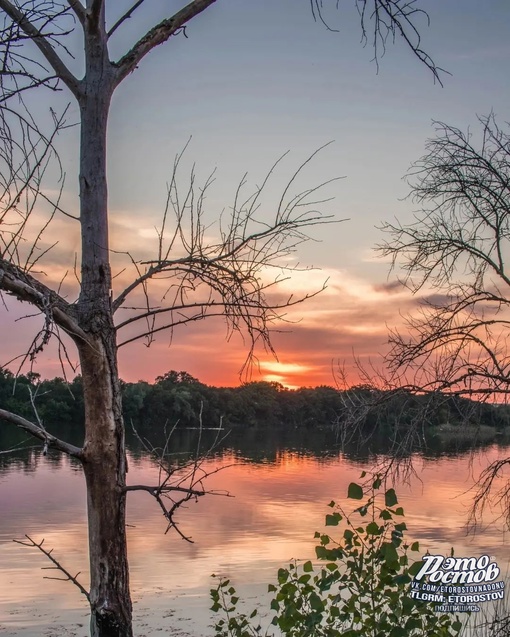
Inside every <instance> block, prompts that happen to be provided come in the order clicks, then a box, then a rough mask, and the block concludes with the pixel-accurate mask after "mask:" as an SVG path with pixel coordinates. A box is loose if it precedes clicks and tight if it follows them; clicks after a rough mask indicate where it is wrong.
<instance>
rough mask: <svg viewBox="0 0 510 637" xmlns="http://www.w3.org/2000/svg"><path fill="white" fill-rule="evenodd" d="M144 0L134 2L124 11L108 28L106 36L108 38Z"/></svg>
mask: <svg viewBox="0 0 510 637" xmlns="http://www.w3.org/2000/svg"><path fill="white" fill-rule="evenodd" d="M144 2H145V0H138V1H137V2H135V4H134V5H133V6H132V7H131V8H130V9H128V10H127V11H126V13H124V15H122V16H121V17H120V18H119V19H118V20H117V22H115V24H114V25H113V26H112V27H111V29H109V31H108V33H107V36H108V38H110V37H111V36H112V35H113V34H114V33H115V31H116V30H117V29H118V28H119V27H120V26H121V25H122V24H123V23H124V22H125V21H126V20H129V18H130V17H131V16H132V15H133V13H134V12H135V11H136V10H137V9H138V7H139V6H141V5H142V4H143V3H144Z"/></svg>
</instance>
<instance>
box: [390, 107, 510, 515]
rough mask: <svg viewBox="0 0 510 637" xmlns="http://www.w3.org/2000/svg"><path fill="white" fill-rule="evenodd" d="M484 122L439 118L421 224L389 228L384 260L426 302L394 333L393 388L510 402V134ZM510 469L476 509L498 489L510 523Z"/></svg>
mask: <svg viewBox="0 0 510 637" xmlns="http://www.w3.org/2000/svg"><path fill="white" fill-rule="evenodd" d="M479 125H480V130H476V131H468V132H467V133H466V132H463V131H461V130H459V129H458V128H455V127H453V126H450V125H447V124H444V123H441V122H436V124H435V127H436V136H435V137H434V138H432V139H430V140H429V141H428V142H427V146H426V149H427V153H426V154H425V155H424V156H423V157H422V158H421V159H420V160H419V161H418V162H416V163H415V164H414V166H413V167H412V169H411V171H410V173H409V181H410V184H411V189H412V190H411V196H412V198H413V200H414V201H415V202H417V203H418V204H419V205H420V206H421V209H420V211H419V212H417V213H416V214H415V218H414V221H413V222H412V223H407V224H403V223H398V222H397V223H394V224H390V223H386V224H384V226H383V230H384V231H385V232H387V233H389V235H390V238H389V239H388V241H387V242H386V243H385V244H384V245H382V246H381V248H380V249H381V252H382V254H383V255H386V256H390V257H391V258H392V259H393V266H394V268H396V269H397V272H398V273H399V274H400V275H401V278H402V281H403V282H404V283H405V285H407V287H408V288H410V289H411V291H412V292H413V293H415V294H418V293H419V294H420V295H421V297H422V301H421V306H420V310H419V312H418V313H415V314H413V315H411V316H409V317H408V319H407V322H406V325H405V329H404V330H402V331H394V332H392V333H391V335H390V345H391V349H390V351H389V354H388V356H387V359H386V362H387V365H388V368H389V370H390V375H391V377H392V382H393V385H395V384H400V385H404V386H405V387H407V388H408V389H410V390H411V391H414V392H421V393H424V392H425V393H438V392H444V393H446V394H448V395H452V394H454V395H457V396H467V397H473V398H474V399H482V400H493V401H498V402H506V401H507V400H508V397H509V396H510V350H509V344H510V341H509V337H510V271H509V269H508V258H509V255H510V130H509V127H508V124H506V125H504V126H503V127H500V126H499V125H498V124H497V122H496V118H495V116H494V115H493V114H490V115H489V116H488V117H480V118H479ZM509 466H510V458H507V459H505V460H503V461H497V462H495V463H493V464H492V465H490V466H489V467H488V468H487V469H486V470H485V471H484V472H483V474H482V476H481V478H480V481H479V489H480V490H479V493H478V495H477V497H476V500H475V508H476V509H477V510H478V511H479V510H480V509H481V508H483V505H484V504H485V503H486V502H487V500H488V498H489V496H490V493H491V491H493V492H494V488H495V487H496V491H498V490H499V492H498V493H496V496H497V498H498V499H499V500H500V502H501V503H502V504H503V505H504V510H505V511H506V516H507V518H508V521H509V522H510V498H509V493H510V482H509V481H506V480H505V470H508V468H509ZM507 475H508V474H507ZM501 480H503V486H501V485H502V482H501Z"/></svg>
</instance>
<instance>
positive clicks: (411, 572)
mask: <svg viewBox="0 0 510 637" xmlns="http://www.w3.org/2000/svg"><path fill="white" fill-rule="evenodd" d="M422 566H423V561H421V560H420V561H419V562H414V564H411V566H410V567H409V570H408V571H407V572H408V573H409V575H412V576H414V575H418V572H419V571H420V569H421V567H422Z"/></svg>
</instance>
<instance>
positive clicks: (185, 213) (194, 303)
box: [113, 149, 340, 369]
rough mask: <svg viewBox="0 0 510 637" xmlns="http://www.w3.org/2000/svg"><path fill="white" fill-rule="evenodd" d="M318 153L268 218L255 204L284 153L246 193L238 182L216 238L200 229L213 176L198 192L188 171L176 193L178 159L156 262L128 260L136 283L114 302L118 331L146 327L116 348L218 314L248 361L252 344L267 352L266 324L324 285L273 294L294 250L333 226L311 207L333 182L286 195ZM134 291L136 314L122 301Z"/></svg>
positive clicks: (206, 228) (287, 275)
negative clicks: (242, 340)
mask: <svg viewBox="0 0 510 637" xmlns="http://www.w3.org/2000/svg"><path fill="white" fill-rule="evenodd" d="M320 150H321V149H318V150H317V151H315V152H314V153H312V154H311V155H310V156H309V157H307V158H306V159H305V161H303V162H302V163H301V164H300V165H299V166H298V168H297V169H296V170H295V171H294V173H293V174H292V175H291V177H290V179H289V180H288V182H287V184H286V186H285V187H284V188H283V190H282V195H281V196H280V197H279V199H278V200H277V203H276V206H275V210H274V211H273V213H272V218H270V219H269V220H268V219H267V214H266V215H264V216H263V215H259V208H260V204H261V201H263V194H264V191H265V189H266V187H267V184H268V182H269V179H270V178H271V177H272V176H273V174H274V172H275V170H276V168H277V166H278V165H279V163H280V162H281V161H282V159H283V157H285V155H287V153H285V155H283V156H282V157H280V158H279V159H278V160H277V161H276V162H275V163H274V165H273V166H272V167H271V168H270V170H269V171H268V172H267V174H266V175H265V177H264V179H263V180H262V183H261V185H259V186H257V187H256V188H255V190H254V191H252V192H251V193H249V194H248V195H246V194H245V193H244V189H245V185H246V176H244V177H243V178H242V180H241V182H240V184H239V186H238V188H237V191H236V194H235V197H234V202H233V205H232V207H231V210H230V212H229V213H228V214H225V215H222V216H220V220H219V223H218V224H217V234H218V235H219V236H218V238H217V239H216V238H214V239H212V238H210V237H211V234H212V230H211V228H212V225H213V224H210V225H209V224H208V223H207V221H206V210H205V202H206V197H207V193H208V189H209V188H210V187H211V185H212V183H213V178H212V175H211V176H210V177H209V178H208V179H207V180H206V181H205V183H204V185H203V186H201V187H200V186H197V185H196V183H195V173H194V168H193V169H192V170H191V174H190V177H189V185H188V186H187V188H185V189H184V191H181V190H180V188H179V187H178V181H179V179H178V171H179V166H180V162H181V159H182V153H180V154H179V155H177V157H176V159H175V162H174V168H173V173H172V178H171V182H170V184H169V187H168V194H167V200H166V205H165V210H164V214H163V220H162V223H161V227H160V229H159V230H157V234H158V245H157V253H158V256H157V259H155V260H152V261H145V260H142V259H140V260H137V259H136V258H135V257H134V256H133V255H131V254H128V257H129V259H130V260H131V262H132V264H134V267H135V269H136V274H137V277H136V278H135V280H134V281H133V282H132V283H131V284H130V285H128V286H127V287H126V288H125V289H124V290H123V291H122V292H121V293H120V294H119V295H118V296H117V298H116V299H115V300H114V302H113V309H114V311H119V310H121V309H122V310H123V311H125V312H128V317H127V318H125V319H123V320H121V321H120V322H118V324H117V330H118V331H119V330H121V329H123V328H127V327H129V326H130V325H133V324H135V323H137V322H139V321H141V320H145V321H146V325H145V329H143V330H141V331H138V332H137V333H136V334H135V335H129V336H128V337H127V338H125V339H124V340H123V341H122V342H121V343H120V344H119V347H120V346H123V345H126V344H127V343H130V342H133V341H134V340H137V339H139V338H143V337H147V345H150V344H151V343H152V341H153V340H154V335H155V334H157V333H158V332H161V331H164V330H170V331H172V330H173V329H174V328H175V327H177V326H179V325H184V324H186V323H190V322H195V321H199V320H202V319H204V318H206V317H210V316H223V317H224V318H225V321H226V325H227V329H228V335H230V334H231V333H232V332H233V331H236V332H240V333H241V334H245V335H247V337H248V339H247V340H248V342H249V344H250V349H249V353H248V355H247V362H249V361H251V360H252V359H253V356H254V348H255V344H261V345H262V346H263V347H265V348H266V349H267V351H272V348H271V342H270V332H271V328H272V326H273V325H274V324H275V323H276V322H277V321H285V320H288V319H286V316H285V313H284V312H285V311H286V310H287V309H289V308H291V307H294V306H296V305H298V304H299V303H302V302H303V301H305V300H307V299H310V298H312V297H313V296H315V295H316V294H318V293H319V292H320V291H322V290H324V288H325V284H324V285H323V286H321V287H320V289H318V290H316V291H314V292H312V293H310V294H303V295H301V296H300V295H296V294H290V295H288V294H286V295H283V294H282V293H279V288H278V286H279V285H280V284H282V283H283V282H285V281H288V280H289V279H290V278H291V275H292V273H293V272H295V271H296V270H300V268H299V266H294V265H289V260H291V259H292V256H293V254H294V252H295V251H296V248H297V246H299V245H300V244H301V243H303V242H305V241H307V240H309V236H308V234H307V230H309V229H310V228H312V227H314V226H316V225H320V224H327V223H338V222H339V221H340V220H334V219H333V218H332V216H331V215H322V214H321V213H320V212H318V211H317V209H316V206H317V205H318V204H322V203H324V202H327V201H329V200H330V198H328V197H326V198H324V197H320V196H318V191H319V190H320V189H322V188H324V187H325V186H326V185H329V184H331V183H334V182H335V181H336V180H337V178H335V179H330V180H327V181H325V182H323V183H321V184H319V185H317V186H314V187H312V188H308V189H306V190H303V191H301V192H297V194H293V193H292V192H291V188H293V187H295V186H296V180H297V178H298V177H299V176H300V174H301V172H302V171H303V170H304V169H305V168H306V166H307V165H308V163H309V162H310V161H311V160H312V159H313V158H314V157H315V155H316V154H317V153H318V152H319V151H320ZM183 192H184V194H183ZM172 213H173V214H172ZM172 217H173V220H172ZM181 255H182V256H181ZM162 286H164V287H162ZM158 288H159V289H158ZM162 289H163V290H164V291H163V292H162V291H161V290H162ZM138 290H141V291H142V293H143V305H144V306H145V307H143V311H138V310H140V309H142V308H140V307H137V305H138V303H136V305H135V304H131V305H130V306H127V305H126V301H127V299H128V297H129V296H130V295H132V294H133V293H135V292H136V291H138ZM156 290H157V293H158V296H159V299H158V300H156V299H155V294H156ZM140 305H141V302H140ZM168 319H170V320H168ZM243 369H245V368H243Z"/></svg>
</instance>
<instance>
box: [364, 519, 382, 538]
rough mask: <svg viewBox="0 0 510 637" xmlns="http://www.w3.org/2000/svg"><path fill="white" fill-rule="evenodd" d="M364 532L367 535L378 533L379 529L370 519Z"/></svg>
mask: <svg viewBox="0 0 510 637" xmlns="http://www.w3.org/2000/svg"><path fill="white" fill-rule="evenodd" d="M366 532H367V534H368V535H379V534H380V532H381V531H380V529H379V525H378V524H377V522H374V521H372V522H370V524H367V528H366Z"/></svg>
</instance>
